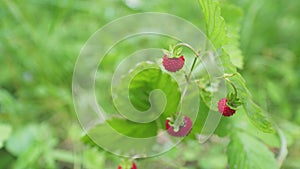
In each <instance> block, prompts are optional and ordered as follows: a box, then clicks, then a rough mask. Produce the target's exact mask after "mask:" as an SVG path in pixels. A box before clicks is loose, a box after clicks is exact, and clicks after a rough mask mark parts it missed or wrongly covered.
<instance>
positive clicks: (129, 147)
mask: <svg viewBox="0 0 300 169" xmlns="http://www.w3.org/2000/svg"><path fill="white" fill-rule="evenodd" d="M156 134H157V127H156V124H155V123H147V124H143V123H134V122H131V121H128V120H125V119H117V118H114V119H112V120H109V121H108V123H101V124H98V125H97V126H95V127H93V128H92V129H90V130H89V131H88V133H87V134H86V135H84V136H83V137H82V141H83V142H84V143H85V144H87V145H90V146H92V147H97V148H98V149H103V148H104V149H106V150H108V151H110V152H115V153H116V152H117V153H124V154H126V155H127V154H128V153H132V154H133V155H136V152H141V151H143V152H144V153H148V152H152V150H151V149H152V148H153V147H152V146H153V144H155V143H156V140H155V137H153V138H154V139H151V136H154V135H156ZM142 138H144V139H142ZM147 138H149V139H147ZM136 139H140V140H142V141H137V140H136Z"/></svg>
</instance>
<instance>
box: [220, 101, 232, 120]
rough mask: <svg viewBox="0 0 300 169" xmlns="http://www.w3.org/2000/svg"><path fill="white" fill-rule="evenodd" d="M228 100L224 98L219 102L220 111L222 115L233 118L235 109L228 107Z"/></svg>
mask: <svg viewBox="0 0 300 169" xmlns="http://www.w3.org/2000/svg"><path fill="white" fill-rule="evenodd" d="M227 101H228V99H227V98H223V99H221V100H220V101H219V102H218V109H219V111H220V113H222V115H223V116H232V115H233V114H234V113H235V110H234V109H231V108H230V107H229V106H228V105H227Z"/></svg>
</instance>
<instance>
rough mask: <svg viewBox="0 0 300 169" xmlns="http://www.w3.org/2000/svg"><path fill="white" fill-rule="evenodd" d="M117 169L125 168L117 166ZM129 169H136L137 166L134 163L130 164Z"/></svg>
mask: <svg viewBox="0 0 300 169" xmlns="http://www.w3.org/2000/svg"><path fill="white" fill-rule="evenodd" d="M118 169H125V168H123V167H122V166H121V165H119V166H118ZM130 169H137V166H136V164H135V162H134V161H133V162H132V164H131V167H130Z"/></svg>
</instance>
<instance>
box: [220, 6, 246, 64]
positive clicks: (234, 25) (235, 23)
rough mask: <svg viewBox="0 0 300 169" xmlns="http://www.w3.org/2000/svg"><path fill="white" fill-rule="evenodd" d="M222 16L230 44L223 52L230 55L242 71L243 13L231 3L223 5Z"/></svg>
mask: <svg viewBox="0 0 300 169" xmlns="http://www.w3.org/2000/svg"><path fill="white" fill-rule="evenodd" d="M222 16H223V17H224V19H225V22H226V27H227V29H226V30H227V37H228V44H226V45H224V46H223V50H224V51H225V52H226V53H227V54H228V55H229V57H230V61H231V63H232V64H233V65H234V66H236V67H237V68H240V69H242V68H243V65H244V62H243V58H244V56H243V55H242V51H241V49H240V30H241V20H242V17H243V11H242V9H241V8H240V7H237V6H235V5H232V4H230V3H222Z"/></svg>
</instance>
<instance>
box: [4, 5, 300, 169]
mask: <svg viewBox="0 0 300 169" xmlns="http://www.w3.org/2000/svg"><path fill="white" fill-rule="evenodd" d="M130 2H131V1H130V0H126V1H125V0H116V1H108V0H107V1H74V0H65V1H49V0H46V1H36V0H28V1H8V0H5V1H2V2H0V20H1V25H0V37H1V39H2V40H1V42H0V53H1V56H0V159H1V160H0V168H15V169H18V168H20V169H22V168H32V169H35V168H80V166H83V167H85V168H89V169H93V168H117V166H118V164H119V163H120V159H119V158H118V157H115V156H113V155H112V154H109V153H107V152H104V151H99V149H98V148H99V147H97V146H96V147H97V148H93V147H91V146H87V145H84V144H83V143H86V144H91V143H92V141H91V140H89V139H88V137H86V136H85V137H83V138H82V139H80V138H81V136H82V129H81V127H80V125H79V124H78V122H77V119H76V114H75V112H74V108H73V102H72V94H71V81H72V73H73V68H74V65H75V60H76V57H77V56H78V53H79V52H80V48H81V47H82V46H83V44H84V42H85V41H86V40H87V39H88V37H89V36H90V35H91V34H92V33H93V32H95V31H96V30H97V29H98V28H99V27H101V26H103V25H105V24H106V23H108V22H110V21H112V20H113V19H116V18H118V17H120V16H124V15H126V14H132V13H137V12H145V11H155V12H167V13H171V14H175V15H178V16H180V17H182V18H185V19H187V20H188V21H190V22H192V23H193V24H195V25H197V26H198V27H200V28H201V29H203V30H206V36H207V37H208V38H209V39H210V41H211V42H212V44H213V45H214V46H215V47H216V49H217V51H218V53H219V55H220V58H221V61H222V64H223V66H224V68H225V73H227V74H228V75H232V74H234V76H232V77H229V79H230V81H231V82H232V83H234V84H235V85H236V87H237V90H238V94H239V97H240V98H241V99H242V101H243V106H242V107H239V109H238V110H237V113H236V115H235V116H233V117H232V118H224V117H222V119H221V122H220V124H219V126H218V128H217V129H216V131H215V133H214V135H213V136H212V137H211V138H210V139H209V141H208V142H206V143H204V144H199V143H198V141H197V138H198V135H197V133H198V132H199V131H201V129H202V126H203V121H205V119H206V117H207V115H208V114H207V112H208V110H209V108H210V107H209V106H208V105H209V104H207V105H205V104H201V106H200V108H199V111H200V112H201V114H199V116H198V118H197V120H196V122H195V127H194V128H193V130H192V133H191V135H189V136H188V137H187V138H186V139H185V140H184V141H183V142H182V143H181V144H180V145H178V146H177V147H175V148H173V149H172V150H170V151H169V152H167V153H165V154H162V155H160V156H157V157H154V158H151V159H139V160H137V165H138V166H140V168H151V167H152V168H153V167H154V168H181V169H184V168H189V169H193V168H195V169H196V168H207V169H209V168H215V169H224V168H228V167H230V168H239V169H240V168H241V169H242V168H245V169H247V168H277V167H281V168H284V169H296V168H300V163H299V160H298V159H299V156H300V154H299V148H300V145H299V143H298V142H297V140H299V139H300V132H299V131H300V106H299V104H298V103H299V100H300V98H299V95H300V90H299V86H300V80H299V79H300V69H299V66H298V63H299V55H300V48H299V45H298V42H299V40H300V37H299V36H297V31H298V30H299V29H300V19H299V16H300V13H299V10H298V8H297V7H298V6H299V5H300V2H298V1H293V0H287V1H280V0H275V1H273V0H265V1H259V0H251V1H250V0H244V1H240V0H224V1H217V0H199V1H191V2H188V3H187V2H186V1H180V0H176V1H174V0H173V1H170V0H166V1H158V0H154V1H137V2H138V3H137V4H136V5H134V4H131V3H130ZM198 2H199V5H198ZM137 41H139V44H140V45H141V46H142V45H145V44H146V43H149V44H152V45H153V46H156V47H160V48H168V45H170V44H172V43H173V42H169V41H160V42H157V41H145V40H142V39H138V40H137ZM133 50H134V47H132V45H131V44H130V43H128V44H125V45H123V46H122V45H121V46H120V48H118V51H113V52H112V55H114V56H116V58H117V57H118V56H120V55H126V54H130V53H131V52H132V51H133ZM183 52H186V51H185V50H184V51H183ZM115 62H116V60H113V59H108V60H105V61H104V64H103V65H101V66H100V67H101V68H104V69H105V70H107V71H106V72H105V73H107V74H111V72H112V70H113V68H115V65H116V63H115ZM159 70H160V69H153V70H152V69H151V70H149V71H151V72H149V71H143V72H141V74H140V76H135V79H134V81H135V82H133V83H130V85H131V89H132V90H130V91H129V92H130V94H131V97H130V101H131V102H133V103H134V106H135V107H136V108H138V109H139V110H140V111H144V110H146V109H147V108H148V107H149V106H150V105H149V101H148V96H149V91H151V89H155V88H161V89H162V90H164V92H165V93H167V95H166V96H167V97H168V98H167V99H166V100H167V101H168V102H167V105H168V109H167V111H166V112H164V113H163V115H162V117H161V118H160V119H159V121H160V123H159V124H158V123H155V122H153V123H148V124H145V125H140V124H135V123H133V122H131V121H126V120H124V119H122V118H119V117H118V118H117V117H116V118H114V119H113V120H112V119H110V120H109V121H107V122H108V123H109V124H110V125H111V126H113V128H115V129H117V130H118V131H120V132H121V133H123V134H125V135H127V136H131V137H142V138H143V137H149V136H153V135H156V132H157V130H158V128H163V127H162V126H163V123H164V119H165V118H166V117H167V116H169V113H170V112H172V111H173V107H174V106H175V105H177V104H178V102H179V98H180V93H178V89H177V88H178V86H177V84H176V83H172V82H171V84H169V85H173V87H169V88H166V87H165V86H166V85H165V84H166V83H168V82H169V81H171V80H170V79H171V77H170V76H169V75H168V74H166V73H165V72H161V71H159ZM145 74H146V75H145ZM145 76H151V77H152V76H153V77H152V78H151V81H149V79H148V78H144V77H145ZM157 76H159V77H160V78H161V79H155V78H156V77H157ZM105 78H106V77H104V78H103V79H104V81H105V80H107V81H105V84H108V79H105ZM153 79H154V80H153ZM125 80H126V79H125ZM152 80H153V81H152ZM201 80H203V84H205V85H204V87H203V88H200V89H201V90H200V92H201V91H202V92H203V91H205V92H206V93H204V92H203V94H204V95H203V94H202V98H201V101H205V102H209V101H210V100H209V99H210V96H209V94H210V93H209V90H208V88H206V87H207V86H206V85H207V83H206V82H207V81H206V80H207V79H205V78H204V79H201ZM145 83H147V84H149V88H146V91H147V93H144V94H141V93H139V92H137V91H138V90H141V88H143V86H144V84H145ZM228 89H229V91H230V90H231V89H230V87H228ZM143 90H144V88H143ZM136 98H139V99H138V100H137V99H136ZM99 99H100V100H102V99H103V100H105V99H106V98H99ZM205 99H207V100H205ZM112 102H113V101H111V102H109V103H107V105H106V107H105V108H108V110H110V111H111V112H113V113H115V112H114V111H116V110H115V108H114V107H112V106H111V103H112ZM148 125H149V126H148ZM124 126H126V127H128V126H131V127H129V128H130V130H129V129H128V128H126V129H124V128H125V127H124ZM98 128H101V125H99V126H98ZM136 128H140V129H141V130H140V132H132V131H134V130H135V129H136ZM149 128H151V130H149ZM94 130H95V129H94ZM146 130H147V131H148V132H144V131H146ZM91 131H93V129H92V130H91ZM145 133H146V134H145ZM81 140H84V142H83V143H82V142H81ZM91 145H92V146H95V145H93V144H91ZM286 148H287V149H286ZM225 152H226V153H225ZM287 152H288V156H287V157H286V153H287ZM162 166H163V167H162Z"/></svg>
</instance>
